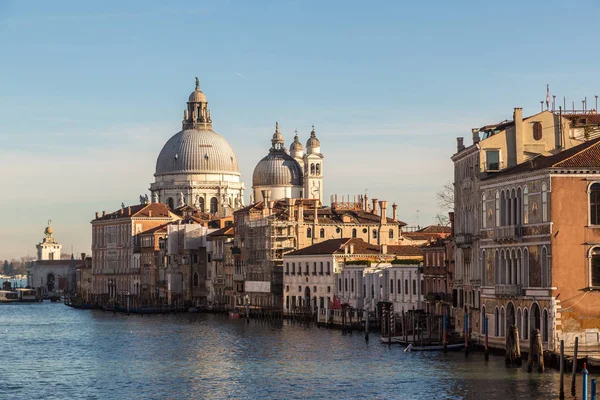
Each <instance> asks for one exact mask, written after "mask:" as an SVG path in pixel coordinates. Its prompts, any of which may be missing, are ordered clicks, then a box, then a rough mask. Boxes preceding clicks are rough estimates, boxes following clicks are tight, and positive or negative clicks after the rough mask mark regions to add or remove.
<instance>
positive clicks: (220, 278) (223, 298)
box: [207, 225, 235, 309]
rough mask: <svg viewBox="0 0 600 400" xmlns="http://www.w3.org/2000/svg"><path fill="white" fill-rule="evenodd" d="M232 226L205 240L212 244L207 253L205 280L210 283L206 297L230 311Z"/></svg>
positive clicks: (231, 292) (231, 300)
mask: <svg viewBox="0 0 600 400" xmlns="http://www.w3.org/2000/svg"><path fill="white" fill-rule="evenodd" d="M233 238H234V233H233V226H232V225H228V226H225V227H224V228H221V229H218V230H216V231H214V232H211V233H209V234H208V236H207V240H208V241H209V242H212V251H211V252H210V253H209V256H208V257H209V270H208V277H207V279H208V280H209V281H210V282H211V283H212V285H211V290H210V292H209V295H208V300H209V302H213V303H216V304H217V305H219V306H224V307H226V308H228V309H232V308H233V307H234V306H235V303H234V290H233V264H234V262H233V252H232V249H233Z"/></svg>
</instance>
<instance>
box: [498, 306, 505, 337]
mask: <svg viewBox="0 0 600 400" xmlns="http://www.w3.org/2000/svg"><path fill="white" fill-rule="evenodd" d="M499 336H504V307H502V308H501V309H500V335H499Z"/></svg>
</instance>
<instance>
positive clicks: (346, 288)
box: [344, 278, 348, 292]
mask: <svg viewBox="0 0 600 400" xmlns="http://www.w3.org/2000/svg"><path fill="white" fill-rule="evenodd" d="M347 291H348V278H345V279H344V292H347Z"/></svg>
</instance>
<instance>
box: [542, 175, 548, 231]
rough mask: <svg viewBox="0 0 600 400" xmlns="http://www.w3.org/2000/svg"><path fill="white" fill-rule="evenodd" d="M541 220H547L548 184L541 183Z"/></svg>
mask: <svg viewBox="0 0 600 400" xmlns="http://www.w3.org/2000/svg"><path fill="white" fill-rule="evenodd" d="M542 222H548V186H546V182H543V183H542Z"/></svg>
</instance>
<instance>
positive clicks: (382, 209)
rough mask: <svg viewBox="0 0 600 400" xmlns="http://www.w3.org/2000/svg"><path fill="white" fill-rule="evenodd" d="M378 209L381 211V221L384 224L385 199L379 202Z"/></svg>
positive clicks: (385, 214)
mask: <svg viewBox="0 0 600 400" xmlns="http://www.w3.org/2000/svg"><path fill="white" fill-rule="evenodd" d="M379 209H380V212H381V215H380V216H381V223H382V224H385V223H386V222H387V201H385V200H381V201H380V202H379Z"/></svg>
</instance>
